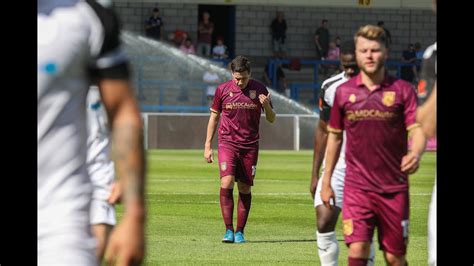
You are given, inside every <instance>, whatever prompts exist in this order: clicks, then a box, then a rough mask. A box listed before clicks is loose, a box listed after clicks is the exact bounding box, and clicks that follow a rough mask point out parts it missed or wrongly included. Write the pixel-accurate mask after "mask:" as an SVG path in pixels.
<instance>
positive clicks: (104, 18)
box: [87, 1, 130, 80]
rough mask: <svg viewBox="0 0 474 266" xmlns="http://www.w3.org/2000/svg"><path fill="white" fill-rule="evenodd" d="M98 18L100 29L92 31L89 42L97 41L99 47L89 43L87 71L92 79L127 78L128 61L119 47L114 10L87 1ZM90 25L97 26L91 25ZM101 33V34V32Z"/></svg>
mask: <svg viewBox="0 0 474 266" xmlns="http://www.w3.org/2000/svg"><path fill="white" fill-rule="evenodd" d="M87 3H88V4H89V5H90V6H91V7H92V9H93V10H94V12H95V13H96V15H97V17H98V18H99V20H100V25H99V27H102V30H100V31H94V30H93V31H92V34H91V36H90V43H91V44H96V43H99V42H98V40H99V39H102V40H101V42H100V43H101V46H100V47H94V45H91V54H92V58H91V60H90V62H89V73H90V75H91V78H92V79H93V80H98V79H104V78H107V79H128V78H129V76H130V71H129V65H128V63H129V61H128V58H127V56H126V55H125V52H124V51H123V50H122V48H121V42H120V27H119V25H120V24H119V21H118V17H117V15H116V14H115V12H114V10H113V9H111V8H105V7H103V6H102V5H100V4H99V3H97V2H95V1H87ZM92 27H97V26H95V25H92ZM101 33H102V34H101Z"/></svg>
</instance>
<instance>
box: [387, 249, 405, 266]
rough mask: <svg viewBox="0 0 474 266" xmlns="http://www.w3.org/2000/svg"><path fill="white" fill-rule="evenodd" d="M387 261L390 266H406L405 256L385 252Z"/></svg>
mask: <svg viewBox="0 0 474 266" xmlns="http://www.w3.org/2000/svg"><path fill="white" fill-rule="evenodd" d="M385 261H386V262H387V265H390V266H405V265H406V262H405V256H396V255H394V254H391V253H388V252H385Z"/></svg>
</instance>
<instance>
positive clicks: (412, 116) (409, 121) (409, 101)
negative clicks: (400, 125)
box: [403, 85, 420, 131]
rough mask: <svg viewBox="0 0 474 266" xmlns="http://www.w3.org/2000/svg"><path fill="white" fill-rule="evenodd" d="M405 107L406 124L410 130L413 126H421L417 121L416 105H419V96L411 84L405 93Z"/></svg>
mask: <svg viewBox="0 0 474 266" xmlns="http://www.w3.org/2000/svg"><path fill="white" fill-rule="evenodd" d="M404 97H405V98H404V99H403V100H404V102H405V104H404V107H405V110H404V111H403V112H404V115H405V126H406V129H407V130H408V131H410V130H411V129H413V128H416V127H418V126H420V124H418V123H416V107H417V98H416V92H415V89H414V88H413V87H412V86H411V85H410V86H408V87H407V88H406V89H405V93H404Z"/></svg>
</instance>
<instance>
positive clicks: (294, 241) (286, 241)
mask: <svg viewBox="0 0 474 266" xmlns="http://www.w3.org/2000/svg"><path fill="white" fill-rule="evenodd" d="M337 241H339V242H342V241H344V239H338V240H337ZM299 242H316V239H285V240H256V241H250V240H248V241H247V243H299Z"/></svg>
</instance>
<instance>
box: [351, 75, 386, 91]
mask: <svg viewBox="0 0 474 266" xmlns="http://www.w3.org/2000/svg"><path fill="white" fill-rule="evenodd" d="M390 81H391V78H390V77H389V76H388V75H387V73H385V77H384V79H383V81H382V83H381V84H380V85H378V86H377V88H376V90H377V89H379V88H386V87H388V86H390V83H391V82H390ZM355 82H356V86H357V87H366V86H365V85H364V83H362V74H361V73H359V74H357V76H356V79H355Z"/></svg>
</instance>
